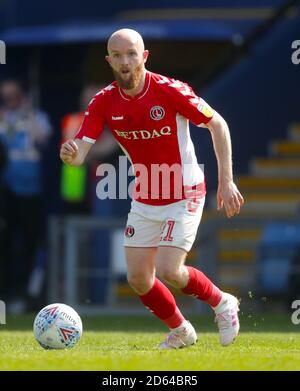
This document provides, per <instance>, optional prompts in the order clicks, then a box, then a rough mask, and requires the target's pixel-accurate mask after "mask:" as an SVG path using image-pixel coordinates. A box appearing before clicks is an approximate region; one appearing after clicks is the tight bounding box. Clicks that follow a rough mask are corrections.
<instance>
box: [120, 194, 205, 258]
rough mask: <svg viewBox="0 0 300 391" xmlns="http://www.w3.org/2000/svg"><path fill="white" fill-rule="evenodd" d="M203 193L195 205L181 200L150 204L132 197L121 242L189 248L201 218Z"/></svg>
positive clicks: (187, 249) (125, 243)
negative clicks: (161, 204) (160, 204)
mask: <svg viewBox="0 0 300 391" xmlns="http://www.w3.org/2000/svg"><path fill="white" fill-rule="evenodd" d="M204 203H205V197H203V198H201V199H200V200H198V203H197V205H196V206H195V204H193V206H192V207H191V203H190V201H189V200H186V199H185V200H181V201H178V202H175V203H173V204H169V205H163V206H153V205H147V204H143V203H141V202H138V201H134V200H133V201H132V203H131V209H130V212H129V214H128V219H127V225H126V228H125V232H124V246H128V247H158V246H172V247H179V248H182V249H184V250H186V251H190V249H191V248H192V245H193V243H194V241H195V237H196V234H197V230H198V226H199V224H200V221H201V217H202V212H203V207H204Z"/></svg>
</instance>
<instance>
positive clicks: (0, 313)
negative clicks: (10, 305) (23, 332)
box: [0, 300, 6, 324]
mask: <svg viewBox="0 0 300 391" xmlns="http://www.w3.org/2000/svg"><path fill="white" fill-rule="evenodd" d="M5 314H6V310H5V303H4V301H2V300H0V324H6V317H5Z"/></svg>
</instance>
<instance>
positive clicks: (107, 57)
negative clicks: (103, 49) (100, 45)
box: [105, 56, 110, 65]
mask: <svg viewBox="0 0 300 391" xmlns="http://www.w3.org/2000/svg"><path fill="white" fill-rule="evenodd" d="M105 60H106V61H107V62H108V63H109V65H110V56H105Z"/></svg>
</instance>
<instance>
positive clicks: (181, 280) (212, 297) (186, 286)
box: [156, 201, 239, 345]
mask: <svg viewBox="0 0 300 391" xmlns="http://www.w3.org/2000/svg"><path fill="white" fill-rule="evenodd" d="M187 203H188V201H187ZM202 205H203V204H202ZM199 207H200V209H199V208H198V210H194V211H193V212H191V211H190V210H189V209H188V208H187V205H185V203H184V202H182V203H178V204H175V205H173V206H172V207H171V208H170V210H169V211H168V213H169V215H171V216H172V219H170V218H167V220H166V222H165V224H164V228H163V232H162V235H161V240H160V243H159V247H158V252H157V260H156V267H157V272H158V274H159V275H160V276H161V277H162V278H163V279H164V280H165V281H166V282H168V283H169V284H171V285H172V286H174V287H176V288H178V289H181V291H182V292H183V293H185V294H187V295H191V296H193V297H195V298H197V299H199V300H202V301H205V302H206V303H207V304H209V305H210V306H211V307H212V308H213V309H214V311H215V313H216V322H217V323H218V326H219V330H220V342H221V344H222V345H229V344H230V343H231V342H233V341H234V339H235V338H236V336H237V334H238V331H239V320H238V315H237V312H238V301H237V299H236V298H235V297H234V296H232V295H229V294H227V293H224V292H222V291H221V290H220V289H219V288H218V287H217V286H216V285H215V284H214V283H213V282H212V281H211V280H210V279H209V278H208V277H207V276H206V275H205V274H204V273H203V272H201V271H200V270H198V269H196V268H194V267H192V266H185V264H184V263H185V259H186V254H187V252H188V251H189V250H190V249H191V247H192V245H193V242H194V240H195V237H196V233H197V229H198V226H199V224H200V220H201V216H202V208H201V203H200V204H199ZM182 208H184V209H182ZM166 239H167V240H166Z"/></svg>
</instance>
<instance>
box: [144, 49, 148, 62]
mask: <svg viewBox="0 0 300 391" xmlns="http://www.w3.org/2000/svg"><path fill="white" fill-rule="evenodd" d="M148 56H149V50H144V53H143V57H144V64H145V63H146V62H147V60H148Z"/></svg>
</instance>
